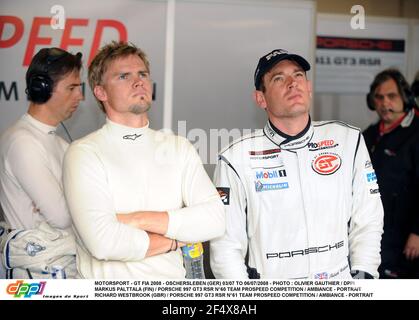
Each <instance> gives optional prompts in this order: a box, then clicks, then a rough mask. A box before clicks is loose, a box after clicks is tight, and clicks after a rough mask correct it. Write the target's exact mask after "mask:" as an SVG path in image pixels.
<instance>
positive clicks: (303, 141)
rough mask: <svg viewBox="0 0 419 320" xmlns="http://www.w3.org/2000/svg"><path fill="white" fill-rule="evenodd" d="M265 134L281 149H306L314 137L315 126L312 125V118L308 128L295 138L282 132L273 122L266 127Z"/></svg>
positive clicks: (269, 122) (309, 120)
mask: <svg viewBox="0 0 419 320" xmlns="http://www.w3.org/2000/svg"><path fill="white" fill-rule="evenodd" d="M263 132H264V133H265V135H266V136H267V137H268V139H269V140H271V141H272V142H273V143H275V144H276V145H278V146H279V147H281V149H283V150H295V149H301V148H304V147H305V146H306V145H307V144H308V143H309V142H310V140H311V138H312V137H313V134H314V131H313V125H312V124H311V118H309V119H308V123H307V125H306V127H305V128H304V129H303V131H301V132H300V133H299V134H297V135H295V136H289V135H287V134H285V133H283V132H282V131H281V130H279V129H278V128H276V127H275V126H274V125H273V124H272V123H271V121H269V120H268V122H267V123H266V125H265V128H264V129H263Z"/></svg>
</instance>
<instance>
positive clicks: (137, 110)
mask: <svg viewBox="0 0 419 320" xmlns="http://www.w3.org/2000/svg"><path fill="white" fill-rule="evenodd" d="M150 108H151V103H147V104H144V105H139V104H134V105H132V106H130V107H129V112H131V113H133V114H135V115H138V114H142V113H145V112H147V111H148V110H150Z"/></svg>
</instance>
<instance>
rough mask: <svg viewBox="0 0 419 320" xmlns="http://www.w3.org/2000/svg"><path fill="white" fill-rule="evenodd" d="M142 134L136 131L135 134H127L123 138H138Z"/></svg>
mask: <svg viewBox="0 0 419 320" xmlns="http://www.w3.org/2000/svg"><path fill="white" fill-rule="evenodd" d="M141 136H142V134H136V133H135V134H127V135H126V136H123V137H122V138H123V139H125V140H135V139H137V138H139V137H141Z"/></svg>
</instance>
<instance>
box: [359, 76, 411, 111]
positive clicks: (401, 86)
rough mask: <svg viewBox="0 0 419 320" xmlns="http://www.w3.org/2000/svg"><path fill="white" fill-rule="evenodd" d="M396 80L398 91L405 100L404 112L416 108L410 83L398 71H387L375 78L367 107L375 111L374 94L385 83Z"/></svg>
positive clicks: (368, 95)
mask: <svg viewBox="0 0 419 320" xmlns="http://www.w3.org/2000/svg"><path fill="white" fill-rule="evenodd" d="M390 79H392V80H394V82H396V85H397V90H398V91H399V94H400V96H401V97H402V100H403V105H404V110H405V111H408V110H410V109H411V108H413V107H415V101H414V97H413V94H412V91H411V90H410V86H409V83H408V82H407V81H406V79H405V77H404V76H403V74H402V73H401V72H400V71H399V70H397V69H386V70H384V71H381V72H380V73H379V74H377V75H376V76H375V78H374V81H373V82H372V83H371V86H370V92H369V93H368V94H367V105H368V108H369V109H370V110H375V105H374V93H375V90H376V89H377V88H378V87H379V86H380V85H381V84H383V83H384V82H386V81H388V80H390Z"/></svg>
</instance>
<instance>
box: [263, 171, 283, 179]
mask: <svg viewBox="0 0 419 320" xmlns="http://www.w3.org/2000/svg"><path fill="white" fill-rule="evenodd" d="M286 176H287V172H286V171H285V170H284V169H282V170H268V171H258V172H256V179H273V178H281V177H286Z"/></svg>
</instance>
